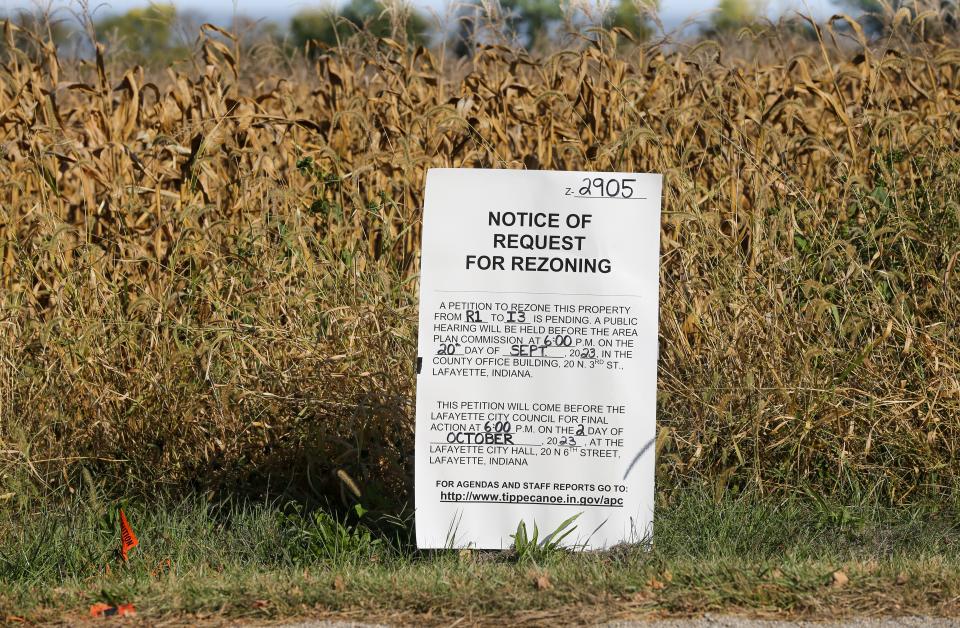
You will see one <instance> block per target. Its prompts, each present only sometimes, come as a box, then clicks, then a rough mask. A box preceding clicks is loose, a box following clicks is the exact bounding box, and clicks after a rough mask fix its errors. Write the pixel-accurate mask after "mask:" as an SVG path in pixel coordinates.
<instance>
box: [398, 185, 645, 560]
mask: <svg viewBox="0 0 960 628" xmlns="http://www.w3.org/2000/svg"><path fill="white" fill-rule="evenodd" d="M660 198H661V176H660V175H657V174H627V173H586V172H551V171H526V170H470V169H433V170H430V171H429V172H428V174H427V187H426V197H425V207H424V224H423V246H422V262H421V268H422V270H421V280H420V328H419V349H418V355H419V358H418V361H419V363H420V366H419V369H420V372H419V375H418V377H417V422H416V487H415V488H416V529H417V544H418V546H419V547H421V548H444V547H475V548H486V549H500V548H508V547H510V546H512V544H513V539H512V538H511V534H513V533H514V532H515V531H516V528H517V524H518V523H519V522H520V521H521V520H522V521H524V522H525V524H526V526H527V529H528V531H530V532H532V530H533V526H534V524H536V525H537V527H538V528H539V530H540V534H541V538H542V537H543V535H545V534H548V533H550V532H552V531H553V530H555V529H556V528H557V526H559V525H560V524H561V523H562V522H563V521H564V520H565V519H567V518H569V517H571V516H573V515H576V514H578V513H580V516H579V518H578V519H577V521H576V522H575V525H576V530H575V531H574V532H573V533H572V534H571V535H570V536H568V537H567V538H566V539H565V541H564V545H567V546H570V547H581V548H585V549H598V548H605V547H610V546H612V545H615V544H617V543H621V542H636V541H641V540H644V539H645V538H649V537H650V535H651V533H652V523H653V503H654V449H655V448H654V446H653V444H654V441H655V437H656V370H657V316H658V286H659V269H658V267H659V251H660Z"/></svg>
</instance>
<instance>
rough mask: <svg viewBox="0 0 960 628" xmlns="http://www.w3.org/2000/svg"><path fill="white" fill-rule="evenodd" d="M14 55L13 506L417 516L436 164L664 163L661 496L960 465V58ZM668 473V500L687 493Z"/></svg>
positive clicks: (862, 53) (496, 52)
mask: <svg viewBox="0 0 960 628" xmlns="http://www.w3.org/2000/svg"><path fill="white" fill-rule="evenodd" d="M18 35H19V33H17V32H16V27H14V26H13V25H12V24H10V23H6V25H5V37H6V42H7V44H6V46H5V48H4V49H3V55H4V56H3V65H2V70H0V76H2V79H0V186H2V187H0V493H5V494H13V495H16V496H27V495H30V494H31V493H33V492H36V491H38V490H45V489H46V488H49V487H55V486H66V487H76V486H80V485H81V484H82V483H83V482H95V483H97V484H99V485H102V486H104V487H106V488H107V489H108V490H110V491H112V492H116V493H124V494H129V493H130V492H147V491H157V490H170V491H182V490H188V489H189V490H199V491H210V492H211V493H215V492H220V491H256V492H260V493H262V492H266V493H268V494H280V493H282V494H290V495H299V496H306V497H313V498H328V497H337V496H341V495H346V493H347V492H359V493H361V494H362V499H363V500H364V501H365V503H369V504H370V505H371V506H372V507H383V508H396V507H397V506H398V505H399V504H401V503H403V502H404V501H405V500H407V499H408V498H409V497H410V490H411V481H410V480H411V476H412V472H413V459H412V456H413V448H412V445H413V438H412V437H413V424H414V417H413V397H414V392H415V378H414V361H415V357H416V336H417V328H416V307H417V284H418V281H417V277H418V275H417V273H418V246H419V238H420V218H421V208H422V205H423V196H422V194H423V183H424V177H425V173H426V171H427V169H428V168H431V167H484V168H528V169H557V170H597V171H603V170H614V171H637V172H662V173H664V199H663V210H664V213H663V221H662V251H661V255H662V269H661V313H660V361H659V399H658V406H659V417H658V420H659V425H660V427H659V429H660V435H659V438H658V441H657V451H658V477H659V481H660V482H661V486H666V487H669V486H671V485H679V484H682V483H685V482H694V481H708V482H712V483H713V485H714V486H716V490H717V491H720V492H722V491H727V490H734V491H735V490H738V489H740V488H743V487H745V486H747V485H750V486H754V487H757V488H759V489H760V490H762V491H770V492H777V491H792V490H811V491H815V492H817V493H819V494H826V495H849V494H852V493H860V494H864V493H867V492H871V491H877V492H879V493H881V494H882V495H883V496H884V498H886V499H889V500H891V501H894V502H901V501H904V500H909V499H911V497H913V496H917V495H921V494H930V493H931V492H933V493H937V492H942V491H946V490H952V489H953V488H954V487H956V485H957V482H958V481H960V464H958V463H957V454H958V446H960V327H958V324H957V314H958V312H960V264H958V258H960V146H958V139H957V138H958V137H960V48H957V47H956V46H954V45H953V44H952V43H951V42H941V43H938V42H936V41H927V42H924V41H920V40H909V41H908V40H904V41H901V42H892V41H891V42H887V43H888V45H887V46H885V47H880V46H877V45H872V44H871V43H869V42H867V41H866V40H865V38H864V35H863V33H862V32H861V31H859V30H858V29H855V28H852V27H851V23H850V22H848V21H847V20H845V19H844V18H841V19H838V20H836V21H835V22H833V23H831V24H828V25H825V26H823V27H822V28H821V29H819V30H817V32H816V35H817V39H816V40H814V41H810V40H802V39H799V38H797V37H795V36H793V35H790V34H783V33H782V32H768V33H761V34H758V35H756V36H755V37H753V38H750V37H746V36H743V37H741V38H740V40H739V41H736V42H735V45H732V46H726V45H725V46H721V45H719V44H718V43H716V42H712V41H701V42H695V43H691V44H682V45H681V44H671V43H666V42H653V43H648V44H633V43H630V42H625V41H624V40H623V37H622V36H620V35H619V34H618V33H617V32H606V33H602V34H599V35H598V36H597V39H596V41H593V42H588V43H586V44H584V46H583V47H581V48H578V49H575V50H561V51H558V52H556V53H552V54H543V55H531V54H529V53H527V52H524V51H523V50H518V49H513V48H511V47H505V46H499V45H487V46H479V47H478V48H477V52H476V54H475V55H474V56H473V57H472V58H471V59H469V60H468V61H461V62H457V63H454V62H453V61H451V60H450V59H447V58H444V56H443V55H441V54H440V53H439V52H436V51H429V50H425V49H424V48H413V47H410V46H406V45H403V44H399V43H397V42H396V41H394V40H390V39H384V40H379V41H374V42H366V43H355V44H352V45H349V47H345V48H343V49H341V50H328V51H325V52H323V53H322V54H317V55H314V56H307V57H296V58H293V59H289V58H288V59H280V58H272V57H270V53H269V51H267V50H260V49H257V48H252V49H251V48H249V47H245V46H243V45H240V43H238V41H237V40H236V39H235V38H234V37H233V36H232V35H230V34H229V33H226V32H224V31H220V30H219V29H215V28H212V27H206V28H205V29H204V31H203V33H202V35H201V39H200V40H199V42H198V44H197V51H196V55H195V57H194V58H193V59H191V61H190V62H187V63H184V64H179V65H174V66H172V67H170V68H166V69H156V68H146V69H145V68H141V67H116V66H115V64H113V63H112V62H111V60H110V57H109V56H106V55H104V53H103V49H102V48H97V50H96V54H95V55H91V57H90V59H89V60H84V59H60V58H59V57H58V53H57V50H56V48H55V47H54V46H53V45H52V44H49V43H47V44H43V42H40V44H38V45H37V46H35V48H34V50H33V51H32V52H31V51H26V50H24V49H23V46H22V45H21V44H20V43H18V42H19V41H20V40H19V39H18ZM664 482H665V484H664Z"/></svg>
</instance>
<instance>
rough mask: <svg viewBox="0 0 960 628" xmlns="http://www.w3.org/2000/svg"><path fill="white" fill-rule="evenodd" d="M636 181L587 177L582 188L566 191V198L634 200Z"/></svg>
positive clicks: (572, 188) (582, 182) (569, 188)
mask: <svg viewBox="0 0 960 628" xmlns="http://www.w3.org/2000/svg"><path fill="white" fill-rule="evenodd" d="M636 182H637V180H636V179H628V178H620V179H617V178H613V179H604V178H603V177H593V178H590V177H585V178H584V179H583V181H581V185H580V187H576V186H574V187H568V188H567V189H566V190H565V191H564V196H577V197H580V198H585V197H586V198H633V190H634V188H633V184H634V183H636Z"/></svg>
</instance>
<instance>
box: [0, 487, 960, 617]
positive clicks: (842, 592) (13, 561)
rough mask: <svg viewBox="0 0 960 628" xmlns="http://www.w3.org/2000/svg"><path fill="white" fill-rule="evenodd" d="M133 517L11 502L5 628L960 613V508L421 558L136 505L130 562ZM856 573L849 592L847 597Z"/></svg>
mask: <svg viewBox="0 0 960 628" xmlns="http://www.w3.org/2000/svg"><path fill="white" fill-rule="evenodd" d="M116 507H117V504H113V503H109V504H108V503H103V502H100V501H98V500H96V499H91V498H90V497H89V496H79V495H74V496H73V497H72V498H71V499H69V500H63V499H59V500H47V501H40V502H37V503H36V504H27V505H24V504H20V505H8V506H7V508H6V511H5V512H3V513H0V514H2V515H3V516H2V517H0V519H2V521H3V523H0V526H2V527H0V621H2V619H3V618H9V617H11V616H16V617H24V618H26V619H27V620H29V621H50V620H56V619H59V618H63V617H67V618H70V617H77V616H80V615H82V614H84V613H86V609H87V608H88V607H89V605H90V604H92V603H94V602H97V601H108V602H120V603H125V602H132V603H134V604H135V605H136V606H137V608H138V611H139V614H140V615H141V617H146V618H148V619H159V618H164V617H170V616H186V617H189V618H190V619H191V620H193V619H196V618H197V617H214V618H223V617H229V618H259V619H268V618H274V617H291V616H324V615H332V614H339V615H346V616H349V617H352V618H355V617H364V618H375V619H395V620H404V619H406V620H409V621H414V620H415V621H418V622H429V621H432V620H436V621H441V620H444V619H446V620H449V619H451V618H454V617H460V616H463V617H466V618H467V619H469V620H472V621H483V620H484V619H485V618H493V617H500V618H503V617H514V618H520V617H526V618H532V619H536V618H537V617H539V616H541V615H542V616H543V617H544V618H546V617H554V618H562V619H565V620H569V621H576V620H578V619H582V620H601V619H611V618H617V617H626V616H636V615H643V614H648V613H652V612H667V613H675V614H687V613H697V612H707V611H732V612H747V613H757V614H770V613H783V614H799V615H804V616H818V615H822V614H825V613H830V612H836V611H837V610H838V609H845V612H875V611H879V612H887V613H895V614H896V613H907V612H922V613H933V614H956V613H958V612H960V608H958V602H957V600H958V596H960V519H958V515H957V513H958V508H957V504H956V503H938V504H926V505H918V504H914V505H912V506H910V507H909V508H903V509H898V508H890V507H883V506H879V505H878V503H877V502H873V501H871V500H866V499H865V500H862V501H861V502H859V503H851V504H844V505H841V504H831V503H828V502H826V501H824V500H821V499H817V498H814V497H809V496H797V497H795V498H789V499H771V498H768V497H761V496H758V495H755V494H751V495H740V496H735V495H730V494H727V495H725V496H722V497H721V498H720V499H719V500H718V499H716V498H715V496H714V495H713V491H711V490H708V489H706V488H697V489H690V488H687V489H682V490H678V491H675V492H673V493H670V494H667V493H661V495H660V497H659V504H658V507H659V510H658V513H657V520H656V532H655V543H654V546H653V548H652V549H648V550H645V549H643V548H639V547H622V548H616V549H614V550H611V551H607V552H601V553H588V554H570V553H567V552H564V551H539V552H524V553H523V554H518V553H516V552H476V551H474V552H469V551H456V550H454V551H444V552H418V551H416V550H415V549H414V548H413V546H412V543H411V533H412V529H411V523H412V522H410V521H408V520H402V519H395V518H390V519H377V518H373V517H371V516H370V515H369V514H367V513H363V512H362V510H355V511H352V512H351V513H350V515H349V516H341V517H334V516H332V515H330V514H328V513H327V512H325V511H313V512H304V511H303V510H302V509H300V508H297V507H294V506H293V505H286V506H283V505H280V504H273V503H261V504H244V505H213V504H210V503H208V502H206V501H204V500H203V499H201V498H192V499H187V500H184V501H179V502H173V501H168V500H164V501H158V502H155V503H146V502H143V503H137V504H126V505H125V511H126V513H127V515H128V516H129V518H130V520H131V523H132V524H133V526H134V528H135V530H136V532H137V534H138V536H139V537H140V540H141V545H140V547H138V548H137V549H136V550H134V552H133V556H132V558H131V560H130V562H129V564H127V565H123V564H121V563H120V561H119V560H118V558H117V556H116V548H117V545H118V538H119V534H118V530H117V523H116V516H115V513H116ZM837 570H842V571H843V572H844V573H845V574H846V575H847V576H848V577H849V582H848V583H847V584H846V585H845V586H842V587H838V586H834V584H833V576H832V574H833V573H834V572H835V571H837Z"/></svg>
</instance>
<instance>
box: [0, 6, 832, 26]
mask: <svg viewBox="0 0 960 628" xmlns="http://www.w3.org/2000/svg"><path fill="white" fill-rule="evenodd" d="M163 1H164V3H166V2H167V1H168V0H163ZM172 1H173V3H174V4H175V5H176V6H177V8H178V9H181V10H190V11H196V12H199V13H201V14H203V15H205V16H207V17H208V18H209V19H211V20H215V21H218V22H225V21H229V19H230V17H231V16H232V15H233V14H234V12H236V14H239V15H245V16H248V17H252V18H257V19H260V18H263V19H268V20H273V21H276V22H279V23H286V22H287V21H288V20H289V19H290V17H291V16H292V15H294V14H295V13H297V12H299V11H302V10H304V9H311V8H318V7H321V6H328V5H329V4H330V1H331V0H172ZM717 1H718V0H682V1H679V2H678V1H676V0H661V3H660V4H661V11H660V15H661V19H662V20H663V21H664V23H665V25H666V26H667V28H671V27H675V26H676V25H678V24H681V23H682V22H684V21H685V20H687V19H689V18H691V17H698V18H706V17H709V15H710V12H711V9H713V8H714V7H715V6H716V4H717ZM836 1H837V0H768V1H767V5H768V7H769V12H770V14H771V15H772V16H773V15H777V14H779V13H783V12H784V11H795V10H800V11H802V12H804V13H813V15H814V16H816V17H820V18H823V17H827V16H829V15H830V14H831V13H833V12H835V10H836V8H837V7H836V4H835V2H836ZM37 2H39V3H41V4H43V5H46V4H48V3H52V4H53V6H55V7H56V6H59V7H63V6H70V4H71V0H0V7H2V8H3V9H5V11H4V13H5V14H8V13H9V11H10V10H13V9H16V8H19V7H30V6H35V4H36V3H37ZM147 4H149V0H99V1H98V0H90V6H91V7H98V9H97V12H96V15H97V16H105V15H108V14H112V13H123V12H124V11H127V10H128V9H130V8H133V7H138V6H145V5H147ZM413 4H414V5H416V6H419V7H421V8H423V9H426V10H428V11H436V12H438V13H439V14H441V15H442V14H443V12H444V8H445V7H448V6H449V0H413Z"/></svg>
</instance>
